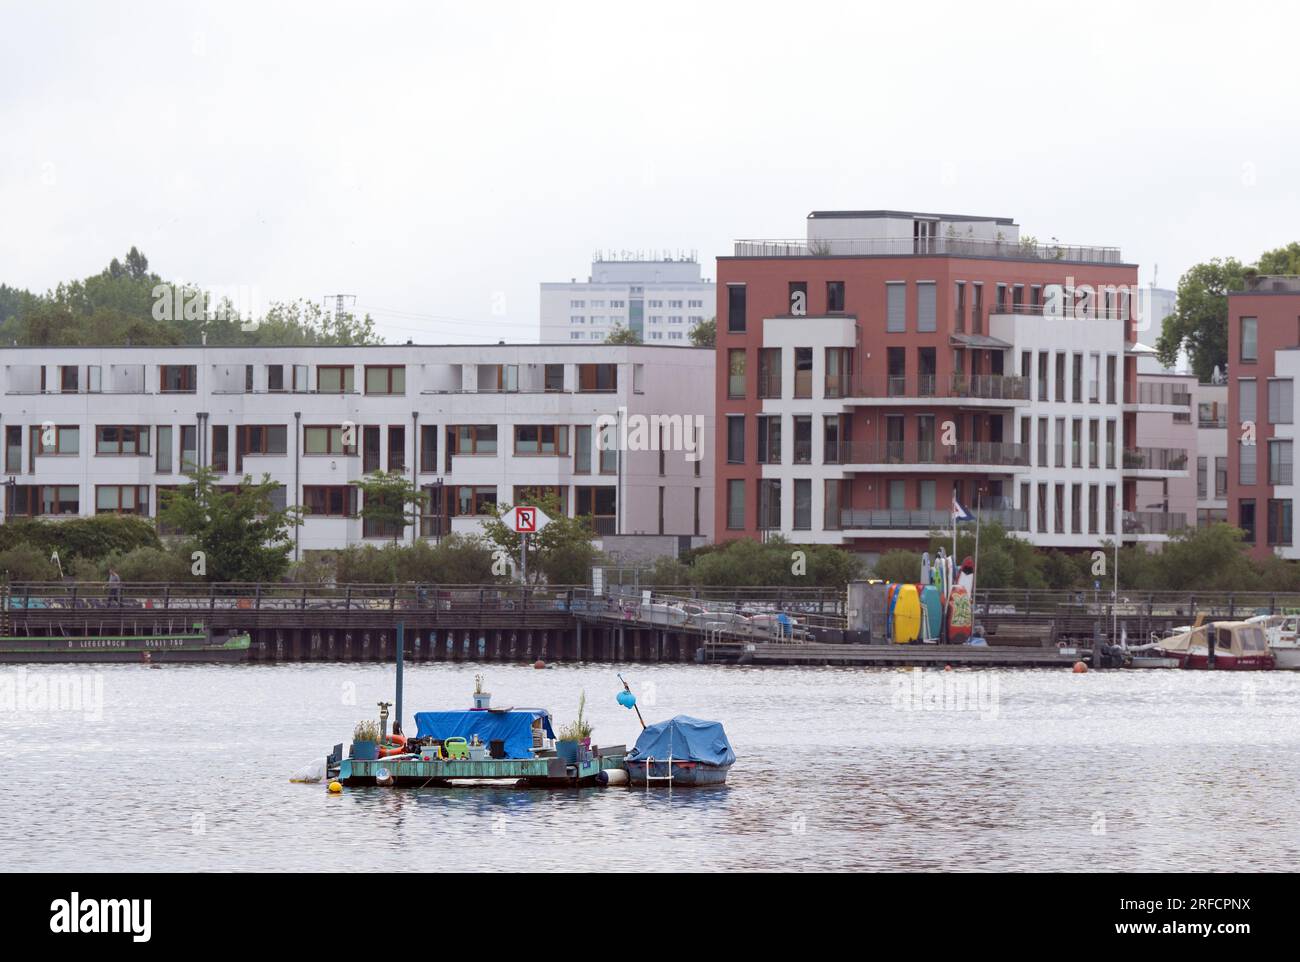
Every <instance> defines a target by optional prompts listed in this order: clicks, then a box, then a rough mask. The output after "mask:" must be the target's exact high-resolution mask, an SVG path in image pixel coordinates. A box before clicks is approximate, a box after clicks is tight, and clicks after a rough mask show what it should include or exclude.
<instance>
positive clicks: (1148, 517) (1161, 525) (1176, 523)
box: [1123, 511, 1187, 534]
mask: <svg viewBox="0 0 1300 962" xmlns="http://www.w3.org/2000/svg"><path fill="white" fill-rule="evenodd" d="M1123 520H1124V533H1125V534H1171V533H1173V532H1175V531H1181V530H1183V529H1184V528H1186V527H1187V515H1186V514H1184V513H1183V512H1181V511H1125V512H1124V519H1123Z"/></svg>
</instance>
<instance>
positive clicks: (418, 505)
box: [351, 471, 429, 542]
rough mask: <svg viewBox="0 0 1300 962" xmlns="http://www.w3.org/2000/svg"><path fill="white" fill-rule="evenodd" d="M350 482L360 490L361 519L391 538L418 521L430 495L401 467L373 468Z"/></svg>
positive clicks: (399, 536) (396, 537) (397, 536)
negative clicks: (387, 469)
mask: <svg viewBox="0 0 1300 962" xmlns="http://www.w3.org/2000/svg"><path fill="white" fill-rule="evenodd" d="M351 483H352V485H353V486H354V487H355V488H356V489H357V490H358V491H360V492H361V510H360V511H359V512H358V514H360V515H361V520H362V522H363V523H365V524H367V525H370V526H372V530H374V531H377V532H378V533H380V534H383V535H389V534H391V535H392V536H393V541H394V542H396V541H397V540H398V539H399V538H401V537H402V535H403V533H404V532H405V530H406V529H407V528H408V527H410V526H411V525H413V524H418V523H419V521H420V511H421V510H422V509H423V508H424V506H425V505H426V504H427V503H428V501H429V495H428V494H427V493H426V492H424V491H421V490H420V489H419V488H418V487H416V486H415V483H414V482H413V481H411V479H410V478H409V477H408V476H407V475H405V474H403V473H402V472H400V471H392V472H389V471H372V472H371V473H370V474H367V475H366V476H365V477H364V478H362V479H361V480H360V481H353V482H351Z"/></svg>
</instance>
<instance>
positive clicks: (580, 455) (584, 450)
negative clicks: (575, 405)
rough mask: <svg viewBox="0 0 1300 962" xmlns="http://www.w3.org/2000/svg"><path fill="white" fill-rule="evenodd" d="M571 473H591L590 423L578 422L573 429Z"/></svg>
mask: <svg viewBox="0 0 1300 962" xmlns="http://www.w3.org/2000/svg"><path fill="white" fill-rule="evenodd" d="M573 473H574V474H591V425H590V424H579V425H576V426H575V427H574V429H573Z"/></svg>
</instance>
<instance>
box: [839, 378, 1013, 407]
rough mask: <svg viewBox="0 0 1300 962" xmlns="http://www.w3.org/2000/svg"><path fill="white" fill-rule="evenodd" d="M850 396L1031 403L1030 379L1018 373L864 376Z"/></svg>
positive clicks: (852, 389)
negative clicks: (943, 375)
mask: <svg viewBox="0 0 1300 962" xmlns="http://www.w3.org/2000/svg"><path fill="white" fill-rule="evenodd" d="M849 394H850V396H851V397H857V398H894V397H896V398H917V399H923V398H943V399H953V400H969V399H983V400H992V401H1028V400H1029V379H1028V378H1023V377H1019V376H1017V375H1014V374H950V375H947V376H946V377H939V376H937V375H934V374H887V375H886V374H876V375H862V376H859V377H855V378H854V379H853V381H852V383H851V384H850V385H849Z"/></svg>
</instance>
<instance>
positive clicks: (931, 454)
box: [840, 441, 1029, 466]
mask: <svg viewBox="0 0 1300 962" xmlns="http://www.w3.org/2000/svg"><path fill="white" fill-rule="evenodd" d="M840 461H841V463H844V464H971V465H980V464H991V465H1019V466H1028V464H1029V446H1028V445H1026V444H1015V443H1013V442H1010V441H959V442H957V443H956V444H935V443H934V442H932V441H850V442H849V443H847V444H842V445H840Z"/></svg>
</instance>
